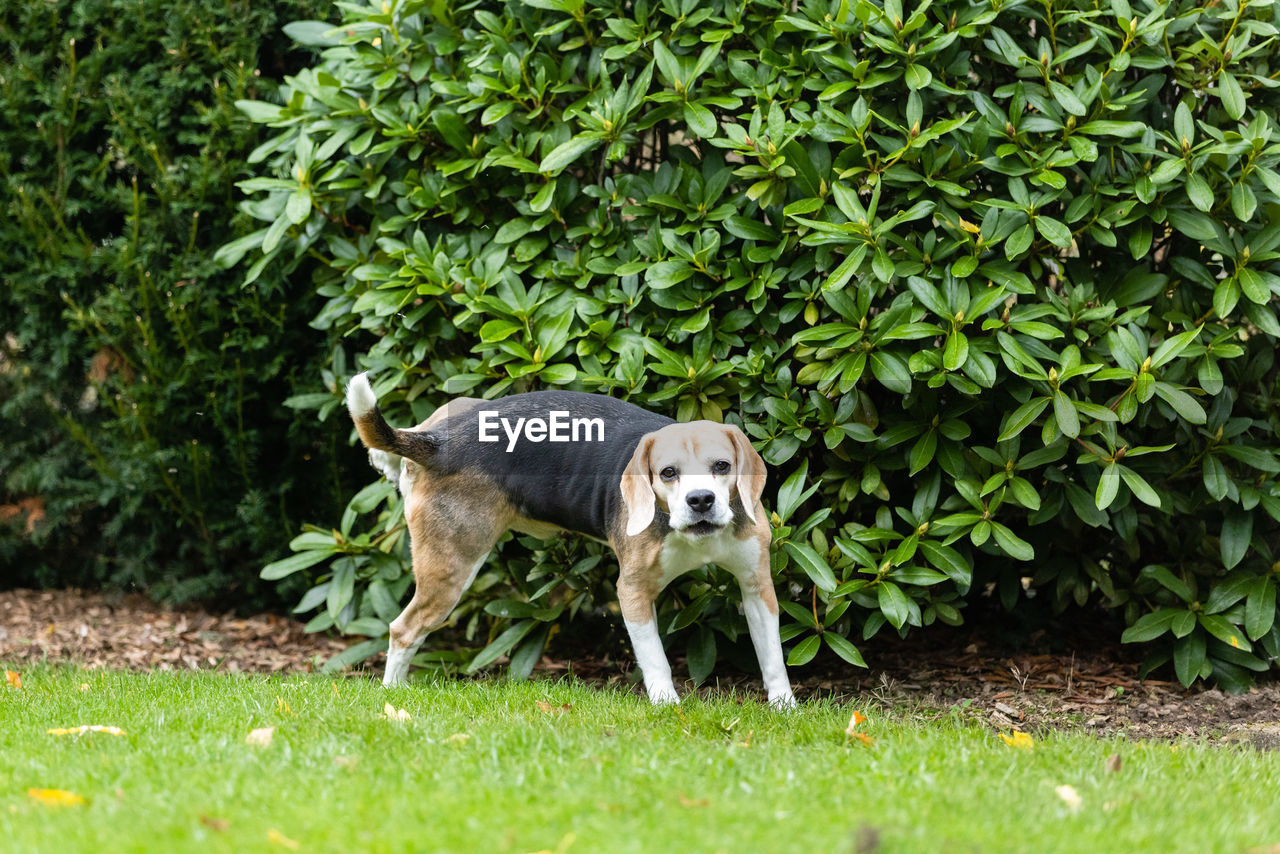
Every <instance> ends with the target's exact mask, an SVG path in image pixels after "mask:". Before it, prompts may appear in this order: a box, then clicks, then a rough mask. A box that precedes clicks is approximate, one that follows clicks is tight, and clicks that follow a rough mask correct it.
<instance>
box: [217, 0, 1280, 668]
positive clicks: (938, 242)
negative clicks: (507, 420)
mask: <svg viewBox="0 0 1280 854" xmlns="http://www.w3.org/2000/svg"><path fill="white" fill-rule="evenodd" d="M343 8H344V9H345V18H344V23H343V25H342V26H341V27H337V28H333V27H330V26H328V25H326V24H322V23H318V22H306V21H304V22H297V23H295V24H293V25H292V26H291V27H290V28H289V32H290V34H291V35H292V36H293V37H294V38H295V39H297V40H298V41H299V42H300V43H302V44H305V45H308V46H313V47H320V48H323V49H324V52H323V54H322V59H321V61H320V62H318V63H317V64H316V65H314V66H313V67H311V68H309V69H306V70H303V71H301V72H299V73H298V74H297V75H295V76H293V77H291V78H289V80H288V85H287V86H286V87H284V88H283V89H282V90H281V98H280V100H279V103H276V102H274V101H263V100H252V101H246V102H243V103H241V104H240V106H241V109H242V110H243V111H244V112H245V113H246V114H247V115H248V116H249V117H251V118H252V119H254V120H255V121H257V122H261V123H263V124H266V125H268V126H270V127H271V128H274V129H275V135H274V136H273V137H272V138H271V139H270V140H268V141H267V142H265V143H264V144H263V145H262V146H261V147H260V148H259V149H258V150H257V151H256V152H255V153H254V155H253V157H252V158H251V160H253V161H255V162H257V163H258V164H259V165H258V166H257V176H256V177H253V178H250V179H249V180H247V181H244V182H242V183H241V184H240V186H241V188H242V189H243V190H244V191H245V192H246V193H248V194H249V195H250V196H251V198H252V201H251V202H249V203H247V205H246V208H247V209H248V210H250V211H251V212H252V213H253V214H254V215H255V216H256V217H257V218H258V219H259V220H260V226H261V227H260V228H259V230H258V231H256V232H254V233H253V234H252V235H249V236H247V237H245V238H243V239H241V240H238V241H236V242H234V243H231V244H229V245H228V246H226V247H224V249H223V252H222V260H223V261H224V262H225V263H228V264H231V263H235V262H236V261H238V260H239V259H240V258H241V257H244V258H245V259H246V261H245V263H246V264H247V263H249V261H252V262H253V266H252V268H251V269H250V270H249V272H248V275H247V279H246V280H247V281H248V282H254V281H258V278H257V277H259V276H261V275H263V271H264V270H269V269H275V268H277V267H281V266H283V267H286V268H287V267H289V266H290V265H292V264H294V263H296V259H298V258H302V257H313V258H318V259H319V260H321V261H322V263H323V265H324V268H323V269H322V272H321V274H319V275H318V276H317V279H316V285H317V286H316V291H317V293H318V294H319V296H320V297H321V298H322V299H323V304H322V305H319V307H318V310H317V311H316V312H315V317H314V320H313V321H312V324H313V326H315V327H316V328H317V329H320V330H329V331H335V332H337V333H339V334H341V335H342V336H344V337H347V338H350V339H351V344H350V348H358V349H360V350H364V349H366V348H367V350H368V354H367V355H366V356H364V357H362V358H361V359H360V360H359V362H358V365H359V366H360V367H364V368H369V369H372V370H373V371H374V379H375V389H376V390H377V392H378V393H379V394H380V396H381V397H382V398H383V400H384V402H385V404H386V405H387V407H388V409H389V411H390V414H391V415H392V417H393V418H394V419H395V420H398V421H399V422H400V423H408V422H413V421H416V420H418V419H421V418H422V417H424V416H425V415H426V414H427V413H428V412H429V411H431V409H432V408H433V407H434V406H436V405H438V404H439V403H440V402H442V401H443V400H445V399H447V398H448V397H449V396H450V395H456V394H460V393H463V392H467V393H473V394H474V393H478V394H484V395H487V396H494V395H501V394H506V393H511V392H518V391H524V390H528V389H534V388H541V387H547V386H556V387H568V388H575V389H582V390H587V391H595V392H601V393H605V394H612V395H616V396H620V397H625V398H628V399H630V400H632V401H633V402H636V403H639V404H641V405H644V406H647V407H650V408H652V409H655V410H659V411H663V412H667V413H670V414H672V415H674V416H676V417H678V418H680V419H690V418H699V417H700V418H710V419H713V420H721V419H724V420H729V421H733V422H741V423H742V425H743V426H744V427H745V429H746V430H747V432H748V433H749V434H750V435H751V436H752V437H753V439H754V440H755V442H756V445H757V447H758V448H759V449H760V451H761V452H762V454H763V455H764V457H765V459H766V460H767V461H768V462H769V463H770V465H771V466H772V470H773V475H772V480H771V487H770V491H769V493H768V494H769V495H770V498H771V501H772V507H773V512H774V518H773V523H774V527H775V550H774V570H775V572H776V577H777V579H778V582H779V584H780V586H781V588H783V591H784V595H783V598H784V599H786V600H788V602H787V604H786V605H785V609H786V615H787V616H786V618H785V620H784V630H783V631H784V635H783V636H784V640H785V641H787V642H788V643H789V644H790V652H789V662H790V663H791V664H792V665H803V664H805V663H806V662H808V661H810V660H811V659H813V658H814V656H815V655H816V654H817V653H818V652H819V650H820V648H822V647H824V646H825V647H828V648H830V650H832V651H833V652H834V653H836V654H837V655H840V656H842V657H844V658H845V659H847V660H848V661H850V662H852V663H855V664H862V663H863V662H862V658H861V655H860V653H859V651H858V649H857V647H856V643H858V642H860V641H862V640H863V639H867V638H870V637H872V636H874V635H876V634H878V633H880V632H883V631H893V632H897V633H898V634H901V635H905V634H906V633H907V632H908V631H909V630H911V629H912V628H923V627H928V626H930V625H933V624H935V623H939V622H941V623H946V624H951V625H955V624H959V623H961V621H962V620H963V617H964V613H965V608H966V607H967V606H970V605H972V604H973V603H974V602H975V601H977V600H978V598H979V597H982V596H984V595H988V594H989V595H993V596H997V597H998V599H999V600H1000V601H1001V602H1002V603H1003V605H1004V606H1005V607H1007V608H1009V609H1013V610H1014V611H1015V612H1018V611H1021V610H1023V609H1025V608H1026V607H1027V604H1028V601H1027V600H1028V599H1029V597H1031V596H1037V597H1039V601H1038V602H1037V603H1036V604H1038V605H1043V603H1046V602H1047V603H1048V604H1049V610H1051V611H1052V612H1054V613H1058V614H1062V615H1066V616H1070V617H1071V618H1073V619H1079V620H1093V621H1096V622H1098V623H1099V624H1100V625H1105V624H1106V621H1100V620H1099V616H1100V614H1103V613H1110V614H1113V615H1116V616H1118V617H1120V618H1122V620H1123V624H1124V625H1127V626H1128V628H1127V630H1125V631H1124V633H1123V638H1122V639H1123V640H1124V641H1126V642H1144V643H1147V644H1148V649H1149V651H1150V656H1149V658H1148V661H1147V667H1146V669H1147V671H1149V670H1150V669H1151V668H1154V667H1157V666H1161V665H1164V664H1166V663H1168V662H1170V661H1171V662H1172V665H1173V667H1172V670H1173V673H1174V674H1176V676H1177V678H1178V679H1179V680H1181V681H1182V682H1183V683H1184V684H1189V683H1191V682H1193V681H1195V680H1196V679H1197V678H1206V679H1213V680H1216V681H1217V682H1218V683H1219V684H1221V685H1223V686H1225V687H1226V688H1228V689H1232V690H1239V689H1241V688H1243V687H1244V686H1246V685H1248V684H1249V681H1250V679H1251V678H1252V674H1253V673H1260V672H1263V671H1267V670H1268V669H1269V668H1271V667H1272V665H1273V664H1274V662H1275V661H1276V659H1277V656H1280V624H1277V621H1276V585H1277V577H1276V576H1277V571H1278V570H1280V563H1277V556H1276V547H1277V519H1280V486H1278V484H1277V473H1280V460H1278V459H1277V454H1276V451H1277V447H1278V446H1280V440H1278V437H1277V429H1278V427H1280V420H1278V415H1280V413H1278V412H1277V408H1276V405H1275V402H1274V401H1275V400H1276V393H1277V387H1276V369H1275V347H1276V339H1277V337H1278V336H1280V323H1278V322H1277V318H1276V311H1275V309H1276V297H1277V295H1280V277H1278V276H1277V269H1278V268H1277V259H1280V254H1278V253H1277V247H1278V246H1280V172H1278V171H1277V170H1278V164H1280V127H1277V123H1276V120H1275V119H1274V118H1273V117H1274V116H1275V115H1276V114H1277V111H1278V110H1280V96H1278V95H1277V92H1276V86H1277V85H1280V84H1277V81H1276V79H1275V77H1276V74H1277V71H1280V67H1277V66H1276V65H1275V61H1274V57H1275V55H1276V48H1277V41H1276V33H1277V25H1278V24H1280V13H1277V9H1276V6H1275V4H1274V3H1272V2H1250V3H1247V4H1246V3H1235V2H1225V3H1221V4H1208V5H1201V4H1196V3H1192V2H1169V3H1162V4H1154V3H1142V4H1137V5H1131V4H1130V2H1128V0H1111V2H1110V3H1109V4H1105V3H1104V4H1102V5H1096V4H1094V3H1091V2H1090V3H1083V2H1060V3H1053V4H1047V3H1034V2H1004V3H969V2H963V3H961V2H948V0H938V2H933V3H928V2H926V3H922V4H918V5H916V6H914V7H912V8H910V9H904V7H903V5H902V4H901V3H900V2H899V0H885V2H884V3H883V4H882V5H880V4H877V3H873V2H869V0H855V2H848V0H840V2H834V0H833V2H802V3H800V4H799V5H798V6H795V7H793V4H790V3H775V2H756V0H746V2H717V1H716V0H713V1H712V2H694V0H678V2H677V0H672V2H664V3H647V2H636V3H622V2H613V0H525V2H522V3H511V4H497V3H486V2H478V3H470V4H466V5H465V6H462V7H455V6H453V5H452V4H447V3H441V2H413V0H400V2H390V1H389V2H384V3H380V4H375V5H374V6H369V7H365V6H358V5H345V4H344V7H343ZM350 348H349V349H350ZM356 367H357V364H352V363H350V362H348V363H345V364H343V365H342V368H343V369H345V371H342V370H338V369H337V368H338V366H337V365H335V369H334V370H335V374H337V373H349V372H354V370H355V369H356ZM316 388H317V390H316V393H315V395H314V397H309V398H308V399H307V403H309V404H310V405H312V406H314V407H315V409H316V412H317V414H318V416H319V418H320V419H321V421H322V422H323V423H324V426H323V428H318V429H326V430H329V431H335V432H340V433H343V434H346V435H349V434H347V430H348V424H347V422H346V420H345V416H344V415H343V413H342V412H341V409H340V405H341V403H340V395H339V393H338V391H337V390H336V389H321V388H320V387H319V386H318V385H317V387H316ZM775 490H776V491H775ZM293 547H294V550H295V551H296V554H294V555H293V556H292V557H289V558H286V559H284V560H282V561H278V562H276V563H274V564H272V565H270V566H268V567H267V568H266V570H264V577H267V578H277V577H288V576H291V575H293V573H296V572H300V571H302V570H309V576H308V577H311V578H313V579H315V581H316V582H317V583H316V586H314V588H313V589H312V590H311V591H310V592H309V593H308V594H307V595H306V596H305V597H304V599H303V600H302V602H301V603H300V604H299V610H300V611H303V612H308V611H311V610H313V609H318V613H317V615H316V617H315V618H314V619H313V620H312V622H311V624H310V625H311V627H312V628H315V629H320V628H328V627H330V626H334V625H336V626H337V627H338V628H340V629H342V630H344V631H346V632H348V633H352V634H356V635H365V636H367V637H368V638H369V640H368V641H366V642H365V643H362V644H359V645H357V646H356V647H354V648H353V649H352V650H351V651H350V652H349V654H348V655H347V656H346V657H344V659H343V661H350V660H356V659H359V658H361V657H364V656H366V655H369V654H372V653H374V652H376V651H377V650H378V649H380V648H382V647H381V644H382V643H384V641H382V640H380V638H381V637H382V636H383V635H384V634H385V631H386V624H387V621H388V620H389V619H391V618H392V617H394V616H395V614H396V612H397V611H398V606H399V602H400V601H401V600H402V599H403V597H404V595H405V591H406V588H407V586H408V584H409V579H408V577H407V576H406V575H405V571H406V570H405V566H406V558H405V551H404V535H403V523H402V519H401V514H400V508H399V504H398V502H397V499H396V497H395V495H394V492H393V490H392V489H391V487H390V485H389V484H377V483H374V484H371V485H370V486H369V487H368V488H366V489H365V490H363V491H362V492H361V493H360V494H359V495H358V496H357V497H356V498H355V499H354V500H353V501H352V502H351V504H350V506H349V507H348V510H347V512H346V513H345V515H344V516H343V517H342V519H341V521H340V522H339V523H338V524H337V525H336V527H335V528H331V527H329V526H328V525H326V526H323V527H310V528H307V529H306V531H305V532H304V533H302V534H301V535H300V536H299V537H298V538H297V539H296V540H295V541H294V543H293ZM326 561H327V562H326ZM566 568H568V571H567V573H566V571H565V569H566ZM614 571H615V568H614V563H613V561H612V558H611V557H607V556H606V555H605V553H604V552H603V550H602V549H601V548H599V547H597V546H594V545H591V544H583V543H577V542H574V541H566V542H558V543H554V544H551V545H547V544H541V543H538V542H537V541H532V540H517V541H514V544H513V543H508V544H506V545H504V546H503V547H502V549H501V557H500V558H499V559H497V560H495V561H492V562H491V563H490V565H489V566H488V568H487V570H486V571H485V573H484V574H482V576H481V577H480V579H479V580H478V582H477V585H476V587H477V592H478V595H472V596H471V597H469V598H468V599H467V600H465V601H464V604H463V605H462V606H461V607H460V610H459V612H458V618H457V619H458V621H459V622H460V623H462V624H464V625H466V626H467V629H468V633H469V635H470V636H473V637H478V638H480V640H482V641H486V642H487V643H486V645H485V646H484V649H483V650H482V651H481V652H480V653H479V654H478V655H477V656H476V657H475V658H473V659H471V661H470V667H471V668H472V669H475V668H477V667H481V666H485V665H487V664H490V663H493V662H494V661H497V660H499V659H500V658H501V657H502V656H503V655H510V662H511V664H510V667H511V671H512V672H513V673H514V674H515V675H517V676H519V675H522V674H525V673H527V672H528V671H529V668H530V667H531V666H532V664H533V662H534V661H535V660H536V658H537V657H538V655H539V653H540V652H541V650H542V649H543V645H544V643H545V642H546V640H547V638H548V636H549V633H550V627H551V626H552V625H557V624H563V623H564V621H565V620H566V619H567V618H568V617H569V616H571V615H572V614H574V613H575V612H577V611H578V610H580V609H583V608H600V607H602V606H603V605H604V603H606V602H607V601H608V599H609V597H610V596H612V589H611V581H610V578H611V575H612V573H613V572H614ZM727 582H728V579H727V577H725V576H723V575H721V574H720V573H718V572H706V573H701V574H697V575H694V576H691V577H688V578H686V579H685V580H683V581H682V582H680V583H679V584H677V585H676V586H675V587H674V592H673V593H672V594H671V595H668V596H667V597H666V600H665V602H664V604H663V605H662V611H661V614H662V616H661V620H662V626H663V629H664V630H665V631H667V632H668V633H669V635H670V639H671V640H672V643H673V644H674V645H675V646H676V648H677V649H683V650H684V651H686V652H687V654H688V660H689V668H690V671H691V674H692V675H693V677H694V679H695V680H698V679H701V678H704V677H705V676H706V675H707V673H708V672H709V671H710V669H711V667H712V665H713V663H714V662H715V660H716V658H717V655H718V654H720V653H728V654H735V651H738V652H740V651H741V649H742V648H743V646H742V645H743V643H744V641H743V638H744V636H745V635H744V625H743V621H742V618H741V616H740V615H739V614H738V612H737V608H736V601H735V592H734V590H733V586H732V585H731V584H728V583H727ZM1069 610H1070V611H1071V613H1070V614H1068V613H1067V612H1068V611H1069ZM337 663H342V662H337Z"/></svg>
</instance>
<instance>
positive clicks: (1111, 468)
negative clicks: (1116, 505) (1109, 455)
mask: <svg viewBox="0 0 1280 854" xmlns="http://www.w3.org/2000/svg"><path fill="white" fill-rule="evenodd" d="M1119 493H1120V472H1119V470H1118V467H1117V466H1116V464H1115V463H1107V467H1106V468H1104V469H1103V470H1102V476H1101V477H1099V478H1098V490H1097V493H1096V495H1095V496H1094V504H1095V505H1096V506H1097V508H1098V509H1099V510H1106V509H1107V508H1108V507H1110V506H1111V502H1112V501H1115V500H1116V496H1117V495H1118V494H1119Z"/></svg>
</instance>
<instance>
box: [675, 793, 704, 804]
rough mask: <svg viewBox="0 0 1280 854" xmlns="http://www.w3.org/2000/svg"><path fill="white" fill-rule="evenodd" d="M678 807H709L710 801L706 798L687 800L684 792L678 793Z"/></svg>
mask: <svg viewBox="0 0 1280 854" xmlns="http://www.w3.org/2000/svg"><path fill="white" fill-rule="evenodd" d="M680 806H682V807H709V806H711V801H709V800H708V799H706V798H696V799H693V798H689V797H687V796H686V795H685V793H684V792H681V793H680Z"/></svg>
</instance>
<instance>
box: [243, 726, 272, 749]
mask: <svg viewBox="0 0 1280 854" xmlns="http://www.w3.org/2000/svg"><path fill="white" fill-rule="evenodd" d="M275 734H276V728H275V727H273V726H264V727H258V728H257V729H255V730H254V731H253V732H251V733H249V734H248V735H246V736H245V737H244V743H245V744H252V745H253V746H254V747H270V746H271V737H272V736H274V735H275Z"/></svg>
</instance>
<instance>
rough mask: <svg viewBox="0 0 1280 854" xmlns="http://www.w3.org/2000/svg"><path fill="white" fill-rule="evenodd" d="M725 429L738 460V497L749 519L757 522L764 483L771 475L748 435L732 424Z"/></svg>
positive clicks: (736, 460)
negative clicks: (757, 506) (757, 511)
mask: <svg viewBox="0 0 1280 854" xmlns="http://www.w3.org/2000/svg"><path fill="white" fill-rule="evenodd" d="M725 429H726V430H728V431H729V438H730V439H732V440H733V450H734V456H735V457H736V458H737V459H735V460H734V468H735V469H736V470H737V472H738V483H737V486H738V497H739V498H741V499H742V509H743V510H744V511H746V514H747V518H748V519H750V520H751V521H752V522H755V521H756V509H755V508H756V505H757V504H759V503H760V496H761V495H763V494H764V482H765V480H766V479H767V478H768V476H769V474H768V472H767V471H766V470H765V467H764V460H762V459H761V458H760V455H759V454H757V453H756V449H755V448H753V447H751V440H750V439H748V438H747V434H746V433H743V432H742V430H740V429H739V428H738V427H735V426H734V425H732V424H726V425H725Z"/></svg>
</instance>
